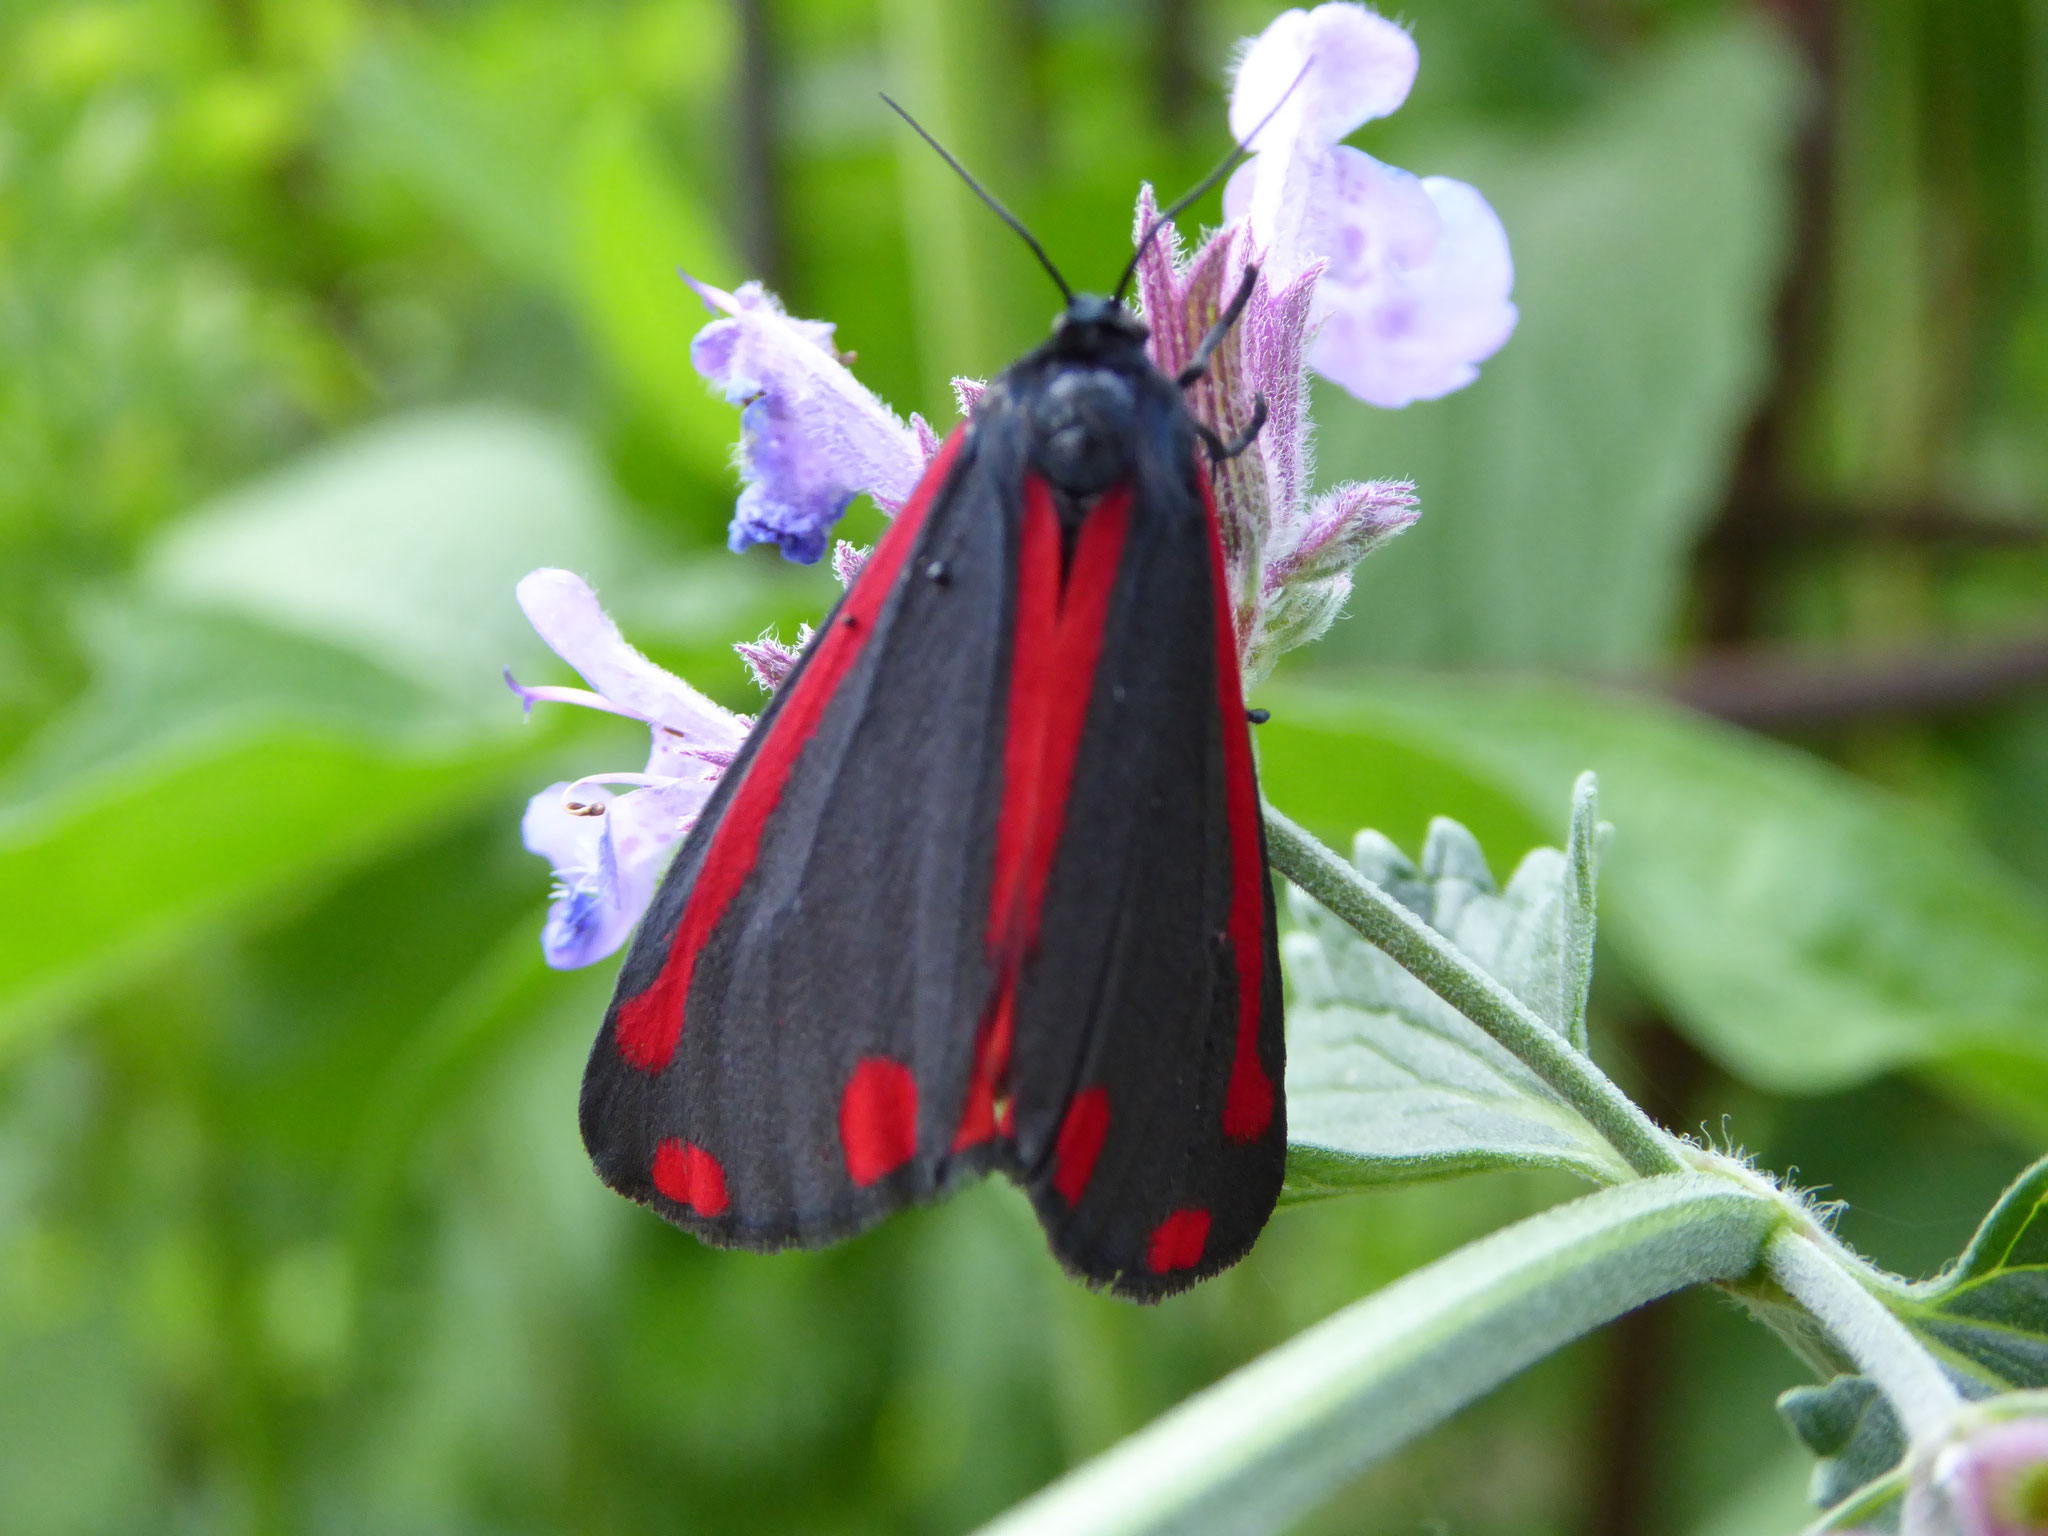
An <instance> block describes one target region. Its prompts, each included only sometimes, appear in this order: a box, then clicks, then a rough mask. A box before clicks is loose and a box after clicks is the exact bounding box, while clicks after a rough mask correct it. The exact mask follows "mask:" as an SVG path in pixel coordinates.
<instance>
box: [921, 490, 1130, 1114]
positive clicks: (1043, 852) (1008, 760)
mask: <svg viewBox="0 0 2048 1536" xmlns="http://www.w3.org/2000/svg"><path fill="white" fill-rule="evenodd" d="M1130 527H1131V491H1130V487H1129V486H1127V485H1125V486H1118V487H1117V488H1116V489H1114V490H1111V491H1109V492H1107V493H1106V494H1105V495H1104V496H1103V497H1102V499H1101V500H1099V501H1098V502H1096V504H1095V505H1094V506H1093V507H1091V508H1089V510H1088V513H1087V516H1086V517H1085V518H1084V519H1083V520H1082V523H1081V530H1080V534H1079V536H1078V537H1077V538H1076V539H1075V541H1074V556H1073V560H1072V562H1071V564H1070V565H1069V566H1068V568H1067V570H1066V572H1065V575H1064V579H1062V573H1061V570H1060V520H1059V513H1058V512H1057V511H1055V510H1054V507H1053V500H1052V492H1051V491H1050V490H1049V489H1047V487H1046V484H1045V482H1044V481H1043V480H1040V479H1039V478H1038V477H1037V476H1035V475H1033V476H1030V477H1028V478H1027V479H1026V480H1025V482H1024V521H1023V526H1022V528H1021V529H1020V530H1019V533H1018V550H1017V616H1016V624H1015V629H1014V632H1013V635H1012V638H1011V643H1010V702H1009V712H1008V715H1007V717H1006V718H1007V727H1006V730H1005V734H1004V737H1003V803H1002V810H1001V811H1000V813H999V814H998V817H997V820H996V856H995V878H994V881H993V883H992V884H991V886H990V890H989V918H988V948H989V955H990V958H991V959H992V960H993V961H994V962H995V966H996V972H997V978H998V979H997V984H996V996H995V998H994V999H993V1000H992V1002H991V1004H990V1008H989V1013H988V1016H987V1018H986V1019H985V1020H984V1021H983V1023H982V1026H981V1031H980V1033H979V1035H978V1036H977V1037H976V1040H975V1051H974V1070H973V1075H972V1076H971V1077H970V1078H969V1080H968V1084H967V1103H966V1106H965V1108H964V1109H963V1110H962V1112H961V1116H960V1130H959V1134H958V1135H957V1136H956V1137H955V1138H954V1142H953V1147H954V1150H955V1151H958V1150H960V1149H961V1148H962V1147H970V1146H973V1145H974V1144H975V1143H976V1142H980V1141H985V1140H987V1139H988V1138H989V1137H990V1136H993V1135H995V1134H996V1133H997V1131H998V1130H1000V1129H1001V1128H1002V1127H1000V1126H999V1125H998V1124H997V1120H998V1115H997V1113H996V1101H997V1098H998V1097H999V1095H1000V1093H1001V1091H1002V1084H1003V1079H1004V1077H1005V1076H1006V1075H1007V1073H1008V1072H1009V1067H1010V1018H1011V1012H1012V1007H1013V1003H1014V997H1013V993H1014V989H1015V987H1016V983H1017V973H1018V971H1019V969H1020V968H1021V967H1022V966H1023V964H1024V961H1025V960H1026V959H1027V958H1028V957H1029V956H1030V954H1031V951H1032V948H1033V946H1034V945H1035V944H1036V943H1037V941H1038V918H1039V909H1040V907H1041V906H1042V905H1043V903H1044V900H1045V883H1046V880H1047V879H1048V878H1049V877H1050V876H1051V874H1052V861H1053V856H1054V855H1055V854H1056V853H1058V851H1059V845H1060V835H1061V833H1062V831H1063V830H1064V829H1065V827H1066V819H1067V795H1068V792H1069V791H1070V790H1071V789H1072V788H1073V783H1074V761H1075V758H1076V757H1077V756H1078V755H1079V754H1080V750H1081V731H1082V728H1083V727H1084V726H1085V725H1086V724H1087V721H1088V701H1089V699H1090V698H1091V697H1092V696H1093V694H1094V692H1095V668H1096V664H1097V663H1098V662H1099V661H1100V660H1101V659H1102V642H1103V635H1104V631H1105V628H1106V626H1107V623H1108V620H1109V603H1110V598H1111V596H1112V595H1113V593H1114V592H1115V589H1116V581H1117V574H1118V571H1119V568H1120V566H1121V564H1122V561H1123V552H1124V539H1125V536H1126V535H1127V534H1128V533H1129V532H1130Z"/></svg>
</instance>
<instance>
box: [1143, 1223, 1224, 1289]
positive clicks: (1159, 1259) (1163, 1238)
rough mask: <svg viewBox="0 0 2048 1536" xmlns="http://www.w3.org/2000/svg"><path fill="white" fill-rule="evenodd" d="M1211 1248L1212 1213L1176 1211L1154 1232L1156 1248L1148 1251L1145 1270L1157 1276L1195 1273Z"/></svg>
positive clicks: (1153, 1246)
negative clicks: (1203, 1256)
mask: <svg viewBox="0 0 2048 1536" xmlns="http://www.w3.org/2000/svg"><path fill="white" fill-rule="evenodd" d="M1208 1244H1209V1213H1208V1212H1207V1211H1204V1210H1199V1209H1194V1210H1185V1211H1175V1212H1174V1213H1173V1214H1172V1215H1171V1216H1169V1217H1167V1218H1166V1220H1164V1221H1162V1222H1161V1223H1159V1225H1158V1226H1157V1227H1155V1228H1153V1230H1152V1244H1151V1246H1150V1247H1148V1248H1147V1249H1146V1250H1145V1267H1146V1268H1147V1269H1149V1270H1151V1271H1152V1273H1153V1274H1155V1275H1164V1274H1169V1273H1171V1272H1172V1271H1174V1270H1176V1269H1193V1268H1194V1267H1195V1266H1196V1265H1197V1264H1199V1263H1201V1262H1202V1250H1203V1249H1204V1248H1206V1247H1207V1246H1208Z"/></svg>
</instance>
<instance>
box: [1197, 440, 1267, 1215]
mask: <svg viewBox="0 0 2048 1536" xmlns="http://www.w3.org/2000/svg"><path fill="white" fill-rule="evenodd" d="M1200 479H1201V482H1202V505H1203V507H1204V508H1205V509H1206V510H1207V512H1208V514H1209V572H1210V578H1211V585H1212V586H1213V588H1214V590H1215V603H1216V712H1217V717H1218V718H1219V719H1220V720H1221V721H1222V722H1223V790H1224V804H1225V806H1226V807H1227V808H1228V811H1229V815H1230V928H1229V936H1230V952H1231V954H1232V956H1233V957H1234V958H1235V960H1236V969H1237V1051H1236V1054H1235V1055H1234V1056H1233V1057H1232V1058H1231V1063H1230V1086H1229V1087H1228V1088H1227V1089H1225V1090H1224V1095H1223V1134H1224V1135H1225V1136H1227V1137H1228V1138H1229V1139H1230V1140H1232V1141H1257V1140H1258V1139H1259V1138H1260V1137H1261V1136H1263V1135H1265V1133H1266V1127H1267V1126H1269V1125H1271V1124H1272V1123H1273V1098H1274V1094H1273V1080H1272V1079H1271V1078H1269V1077H1268V1076H1267V1075H1266V1069H1265V1067H1264V1066H1263V1065H1262V1064H1261V1063H1260V1061H1259V1016H1260V1012H1261V1010H1262V1008H1263V1006H1264V1000H1265V966H1266V891H1265V880H1266V860H1265V855H1264V852H1263V849H1262V847H1261V844H1260V839H1259V788H1258V781H1257V779H1256V778H1254V777H1253V774H1252V740H1251V732H1250V731H1249V730H1248V729H1247V728H1246V725H1245V715H1244V683H1243V680H1242V679H1241V677H1240V676H1239V674H1238V670H1237V626H1236V622H1235V619H1234V617H1233V614H1232V604H1231V601H1230V577H1229V568H1228V567H1227V566H1226V565H1225V564H1224V560H1223V536H1222V531H1221V525H1220V524H1219V523H1218V522H1217V519H1216V502H1215V498H1214V497H1212V496H1211V495H1210V493H1209V477H1208V476H1207V475H1206V474H1205V475H1202V476H1201V477H1200ZM1197 1246H1198V1247H1199V1245H1197Z"/></svg>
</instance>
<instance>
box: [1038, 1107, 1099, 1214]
mask: <svg viewBox="0 0 2048 1536" xmlns="http://www.w3.org/2000/svg"><path fill="white" fill-rule="evenodd" d="M1108 1137H1109V1090H1108V1089H1107V1088H1103V1087H1100V1086H1098V1087H1094V1088H1083V1089H1082V1090H1081V1091H1080V1092H1079V1093H1077V1094H1075V1095H1074V1102H1073V1103H1072V1104H1070V1105H1068V1106H1067V1118H1066V1119H1065V1120H1063V1121H1061V1122H1060V1134H1059V1139H1058V1140H1057V1141H1055V1142H1054V1143H1053V1149H1052V1187H1053V1188H1054V1189H1056V1190H1058V1191H1059V1192H1060V1198H1061V1199H1063V1200H1065V1201H1066V1202H1067V1204H1069V1205H1079V1204H1080V1203H1081V1196H1082V1194H1083V1193H1085V1192H1086V1190H1087V1188H1088V1180H1089V1178H1090V1177H1091V1176H1093V1174H1094V1172H1095V1159H1096V1158H1098V1157H1100V1156H1101V1155H1102V1143H1103V1142H1104V1141H1105V1140H1107V1139H1108Z"/></svg>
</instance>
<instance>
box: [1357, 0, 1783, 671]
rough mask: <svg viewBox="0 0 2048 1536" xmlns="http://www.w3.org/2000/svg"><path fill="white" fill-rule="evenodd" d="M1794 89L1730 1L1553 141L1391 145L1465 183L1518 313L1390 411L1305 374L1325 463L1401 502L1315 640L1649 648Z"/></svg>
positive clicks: (1769, 262) (1701, 467)
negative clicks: (1412, 496)
mask: <svg viewBox="0 0 2048 1536" xmlns="http://www.w3.org/2000/svg"><path fill="white" fill-rule="evenodd" d="M1800 90H1801V82H1800V79H1799V72H1798V68H1797V66H1796V65H1795V64H1794V63H1793V61H1792V60H1791V59H1790V58H1789V57H1788V56H1787V51H1786V49H1785V46H1784V44H1783V42H1782V40H1781V39H1779V38H1778V37H1777V36H1776V35H1775V34H1774V33H1773V32H1772V31H1771V30H1770V29H1768V28H1767V27H1765V26H1764V25H1762V24H1761V23H1760V21H1759V20H1758V19H1756V18H1755V17H1753V16H1750V17H1745V18H1744V19H1742V20H1739V21H1732V22H1730V23H1727V24H1724V25H1721V26H1718V27H1713V28H1710V29H1707V30H1704V31H1700V32H1682V33H1680V34H1678V35H1677V36H1676V37H1674V38H1673V39H1671V40H1670V41H1669V42H1668V43H1667V44H1666V45H1665V47H1664V48H1663V50H1662V51H1661V52H1659V53H1657V54H1655V55H1653V56H1651V57H1649V58H1646V59H1643V60H1641V61H1639V62H1638V63H1637V65H1636V66H1635V74H1634V77H1633V78H1632V79H1630V80H1629V81H1628V82H1627V84H1626V85H1624V86H1623V87H1621V88H1620V89H1619V90H1617V91H1616V92H1615V93H1614V95H1613V96H1612V97H1611V98H1610V99H1608V100H1607V101H1605V102H1604V103H1603V104H1602V106H1601V108H1600V109H1599V110H1598V111H1597V112H1595V113H1592V114H1590V115H1589V116H1588V117H1587V119H1586V120H1585V121H1583V122H1581V123H1578V124H1575V125H1574V126H1573V128H1572V129H1571V130H1570V131H1569V132H1566V133H1562V134H1558V135H1556V136H1553V137H1550V138H1548V139H1545V138H1539V137H1536V136H1534V135H1530V134H1524V135H1519V136H1517V137H1516V138H1515V139H1513V140H1512V141H1502V140H1493V141H1490V142H1488V143H1485V144H1482V145H1471V144H1469V143H1468V144H1459V143H1457V142H1455V141H1452V142H1449V143H1445V144H1442V145H1437V144H1431V143H1427V142H1425V143H1424V144H1422V145H1420V146H1417V147H1416V148H1415V150H1414V151H1413V154H1414V157H1415V158H1414V160H1413V161H1404V162H1403V163H1415V164H1417V165H1418V168H1420V167H1421V165H1423V164H1427V165H1428V166H1429V167H1430V168H1432V169H1440V170H1445V171H1448V172H1450V173H1451V174H1453V175H1456V176H1459V177H1461V178H1462V179H1465V180H1468V181H1471V182H1473V183H1474V184H1475V185H1477V186H1481V187H1484V188H1486V189H1488V194H1489V196H1492V197H1493V198H1494V199H1495V200H1496V203H1497V206H1498V208H1499V212H1500V215H1501V219H1502V221H1503V222H1504V223H1505V224H1506V226H1507V229H1508V232H1509V235H1510V237H1511V238H1512V239H1513V241H1514V245H1515V299H1516V302H1517V304H1518V305H1519V306H1520V308H1521V311H1522V321H1521V324H1520V326H1519V327H1518V328H1517V331H1516V334H1515V339H1514V343H1513V345H1512V346H1509V347H1508V348H1506V349H1505V350H1504V351H1503V352H1502V353H1501V355H1500V356H1499V358H1497V359H1496V360H1495V361H1494V362H1492V363H1491V364H1489V365H1488V366H1487V368H1486V369H1485V371H1484V372H1483V374H1482V375H1481V377H1480V380H1479V382H1478V383H1477V384H1475V385H1473V386H1472V387H1471V388H1470V389H1468V390H1465V391H1463V392H1461V393H1459V394H1456V395H1453V396H1451V397H1450V398H1448V399H1445V400H1442V401H1437V402H1434V403H1430V404H1424V405H1418V406H1414V407H1411V408H1410V409H1408V410H1405V411H1401V412H1397V413H1389V412H1375V411H1371V410H1368V409H1367V408H1366V407H1363V406H1361V405H1359V404H1358V403H1357V402H1355V401H1353V400H1350V399H1348V398H1347V397H1346V396H1344V395H1343V393H1342V392H1341V391H1339V390H1337V389H1334V388H1331V387H1329V386H1323V387H1320V388H1319V389H1318V390H1317V392H1316V412H1317V420H1318V422H1319V424H1320V433H1321V435H1320V443H1321V461H1322V465H1323V470H1324V473H1326V474H1329V475H1332V476H1356V477H1358V478H1366V477H1369V476H1371V475H1377V474H1384V473H1386V469H1385V466H1387V465H1389V464H1398V465H1400V466H1402V469H1401V473H1402V474H1403V475H1407V476H1411V477H1412V478H1413V479H1414V480H1415V482H1416V485H1417V489H1418V490H1419V492H1420V494H1421V498H1422V506H1423V518H1422V521H1421V522H1420V523H1419V524H1418V525H1417V526H1416V527H1415V528H1414V529H1413V530H1411V531H1410V532H1409V533H1407V534H1405V535H1403V544H1404V547H1403V549H1402V550H1401V554H1400V558H1399V559H1398V560H1372V561H1368V562H1367V563H1366V564H1365V565H1364V566H1363V567H1362V568H1361V569H1360V571H1359V577H1358V592H1357V596H1356V597H1355V598H1354V600H1353V602H1352V607H1353V609H1354V610H1355V612H1356V618H1355V620H1354V621H1353V622H1352V623H1351V624H1349V625H1346V626H1344V627H1343V628H1342V629H1341V630H1340V631H1339V632H1338V634H1337V635H1336V636H1335V637H1334V638H1333V640H1332V641H1331V642H1330V643H1331V644H1332V645H1334V646H1336V647H1338V648H1340V649H1344V650H1348V651H1350V652H1352V653H1353V654H1356V655H1371V656H1374V657H1379V658H1388V659H1394V660H1403V661H1424V660H1426V661H1430V662H1440V661H1446V660H1450V661H1463V662H1474V661H1478V662H1491V663H1495V664H1509V665H1527V664H1529V663H1531V662H1544V663H1551V664H1558V663H1564V664H1569V665H1573V666H1578V667H1586V668H1597V669H1616V668H1625V667H1637V666H1641V665H1644V664H1646V663H1648V662H1649V661H1651V660H1652V659H1653V658H1654V657H1656V656H1658V655H1659V654H1660V653H1661V652H1662V650H1663V648H1664V647H1665V646H1666V645H1667V644H1668V642H1669V639H1670V634H1671V629H1672V625H1673V623H1674V621H1675V619H1676V617H1677V614H1678V610H1679V594H1680V592H1681V590H1682V586H1683V582H1684V580H1685V574H1686V564H1687V561H1688V559H1689V557H1690V553H1691V547H1692V543H1693V540H1694V538H1695V536H1696V535H1697V532H1698V530H1699V528H1700V526H1701V523H1702V521H1703V520H1704V519H1705V518H1706V517H1707V515H1708V514H1709V513H1710V512H1711V510H1712V508H1713V505H1714V501H1715V498H1716V497H1717V496H1718V495H1719V493H1720V490H1721V487H1722V483H1723V478H1724V476H1725V473H1726V469H1725V466H1726V462H1727V457H1728V454H1729V452H1730V449H1731V447H1732V445H1733V443H1734V440H1735V437H1736V435H1737V433H1738V432H1739V431H1740V430H1741V426H1742V422H1743V419H1744V416H1745V414H1746V412H1747V411H1748V409H1749V406H1750V402H1751V401H1752V399H1753V398H1754V395H1755V393H1756V390H1757V388H1758V385H1759V383H1760V381H1761V377H1762V365H1763V361H1764V359H1763V354H1762V342H1763V334H1764V331H1763V323H1762V322H1763V320H1764V317H1765V315H1766V313H1767V311H1768V307H1769V304H1770V299H1771V280H1772V274H1773V273H1774V271H1775V270H1776V267H1777V262H1778V259H1779V253H1780V251H1781V249H1782V245H1783V239H1784V230H1783V217H1782V215H1781V213H1780V212H1779V209H1780V207H1781V199H1782V180H1781V178H1782V177H1783V175H1784V172H1785V163H1786V162H1785V155H1786V145H1787V138H1788V134H1789V132H1790V129H1791V125H1792V121H1793V116H1794V109H1795V106H1796V103H1797V101H1798V99H1799V95H1800ZM1481 443H1483V444H1485V445H1486V446H1485V448H1484V449H1483V450H1482V451H1474V445H1475V444H1481Z"/></svg>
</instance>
